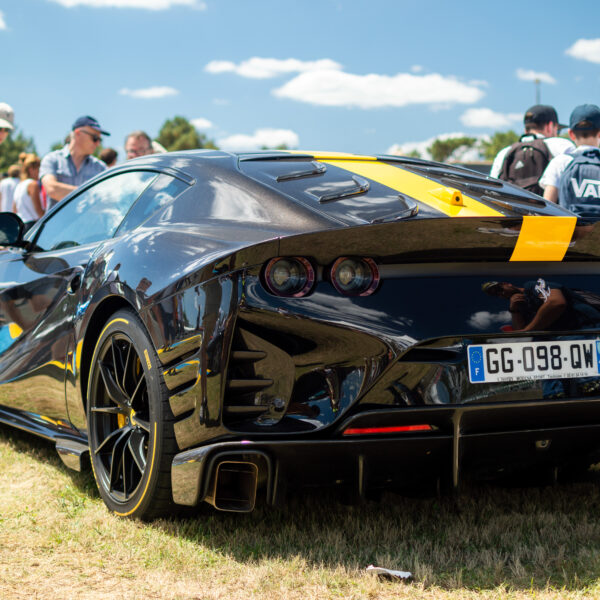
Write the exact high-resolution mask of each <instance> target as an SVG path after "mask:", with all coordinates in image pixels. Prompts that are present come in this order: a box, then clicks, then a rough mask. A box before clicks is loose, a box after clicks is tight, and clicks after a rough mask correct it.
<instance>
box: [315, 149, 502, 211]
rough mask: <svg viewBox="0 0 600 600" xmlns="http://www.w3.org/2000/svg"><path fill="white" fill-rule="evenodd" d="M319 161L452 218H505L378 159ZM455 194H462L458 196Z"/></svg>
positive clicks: (326, 158) (452, 189)
mask: <svg viewBox="0 0 600 600" xmlns="http://www.w3.org/2000/svg"><path fill="white" fill-rule="evenodd" d="M315 158H316V159H317V160H319V161H321V162H323V163H325V164H329V165H332V166H334V167H339V168H340V169H345V170H346V171H350V173H354V174H355V175H361V176H362V177H366V178H367V179H371V180H373V181H376V182H377V183H381V184H382V185H385V186H387V187H389V188H391V189H393V190H396V191H397V192H400V193H403V194H406V195H407V196H410V197H412V198H414V199H415V200H417V201H419V202H422V203H423V204H427V206H430V207H431V208H434V209H435V210H438V211H439V212H441V213H443V214H445V215H448V216H449V217H498V216H503V214H502V213H501V212H500V211H498V210H495V209H493V208H490V207H489V206H487V205H485V204H483V203H482V202H479V201H478V200H475V199H474V198H471V197H470V196H466V195H464V194H462V193H461V192H459V191H458V190H454V188H448V187H446V188H441V187H440V184H439V183H436V182H435V181H432V180H431V179H427V178H426V177H422V176H421V175H416V174H415V173H411V172H410V171H405V170H404V169H400V168H398V167H395V166H393V165H388V164H386V163H383V162H379V161H376V160H375V159H369V160H368V162H367V161H364V159H363V157H356V158H358V160H354V158H355V157H352V159H353V160H343V159H342V160H334V159H329V158H328V155H325V156H323V155H317V156H315ZM455 191H456V192H458V193H457V194H454V192H455ZM457 198H461V199H462V202H456V199H457Z"/></svg>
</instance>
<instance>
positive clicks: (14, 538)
mask: <svg viewBox="0 0 600 600" xmlns="http://www.w3.org/2000/svg"><path fill="white" fill-rule="evenodd" d="M0 472H1V473H2V485H1V486H0V562H1V563H2V565H3V568H2V570H1V571H0V598H28V599H29V598H44V599H55V598H56V599H58V598H65V597H73V598H106V597H108V596H109V595H110V596H114V597H120V598H181V599H184V598H185V599H192V598H203V599H204V598H206V599H212V598H231V599H234V600H236V599H242V598H243V599H246V598H286V599H296V598H298V599H311V598H319V599H321V598H351V599H354V598H356V599H358V598H361V599H362V598H369V599H371V598H373V599H374V598H382V599H386V598H423V599H425V598H432V599H435V600H440V599H458V598H590V597H594V596H598V597H600V584H599V579H598V574H600V519H598V514H599V509H600V493H599V488H598V485H597V483H596V482H586V483H579V484H572V485H565V486H561V487H557V488H533V489H526V490H518V489H512V490H511V489H501V488H473V489H470V490H469V494H468V495H463V496H461V497H459V498H457V499H452V498H442V499H437V498H425V499H407V498H402V497H397V496H393V495H386V496H385V497H384V500H383V501H382V502H380V503H368V504H366V505H364V506H356V507H347V506H344V505H342V504H340V503H339V501H338V498H337V497H335V496H332V495H329V494H324V493H319V494H312V495H304V496H301V497H300V496H298V497H293V498H290V499H289V502H288V503H287V504H286V506H285V507H284V508H283V509H281V510H272V509H264V510H263V509H259V510H257V511H255V512H254V513H252V514H250V515H236V514H224V513H216V512H213V511H212V509H207V510H201V511H200V512H199V513H198V514H196V515H194V516H192V517H188V518H177V519H172V520H160V521H155V522H153V523H140V522H136V521H130V520H127V519H121V518H118V517H115V516H114V515H112V514H110V513H109V512H108V511H107V510H106V508H105V507H104V504H103V503H102V501H101V500H100V498H99V496H98V494H97V492H96V489H95V485H94V482H93V479H92V477H91V474H90V473H82V474H78V473H74V472H72V471H69V470H68V469H66V468H65V467H63V465H62V463H61V462H60V459H59V458H58V457H57V455H56V453H55V451H54V449H53V447H52V446H51V445H50V444H47V443H46V442H43V441H40V440H37V439H35V438H33V437H30V436H28V435H25V434H21V433H18V432H12V431H11V430H9V429H6V428H0ZM372 563H373V564H377V565H379V566H385V567H388V568H392V569H401V570H409V571H412V572H413V573H414V574H415V577H416V579H415V582H413V583H410V584H402V583H390V582H385V581H380V580H379V579H377V578H376V577H374V576H372V575H370V574H367V573H366V572H365V571H364V568H365V567H366V566H367V565H369V564H372Z"/></svg>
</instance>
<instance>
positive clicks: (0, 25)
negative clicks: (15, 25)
mask: <svg viewBox="0 0 600 600" xmlns="http://www.w3.org/2000/svg"><path fill="white" fill-rule="evenodd" d="M6 29H7V27H6V21H5V20H4V13H3V12H2V11H1V10H0V31H3V30H6Z"/></svg>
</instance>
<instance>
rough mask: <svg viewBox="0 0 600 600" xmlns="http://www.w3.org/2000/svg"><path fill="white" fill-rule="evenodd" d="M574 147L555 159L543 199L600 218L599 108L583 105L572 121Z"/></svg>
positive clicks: (546, 178)
mask: <svg viewBox="0 0 600 600" xmlns="http://www.w3.org/2000/svg"><path fill="white" fill-rule="evenodd" d="M569 137H570V138H571V139H572V140H573V141H574V142H575V147H574V148H571V149H570V150H568V151H567V152H565V153H564V154H561V155H559V156H556V157H555V158H553V159H552V160H551V161H550V163H549V164H548V166H547V167H546V170H545V171H544V174H543V175H542V178H541V179H540V185H541V186H542V187H543V188H544V198H545V199H546V200H550V201H551V202H558V203H559V204H561V206H564V207H565V208H568V209H569V210H571V211H573V212H574V213H576V214H579V215H584V216H598V215H600V149H599V148H598V147H599V146H600V107H598V106H596V105H595V104H580V105H579V106H576V107H575V108H574V109H573V112H572V113H571V117H570V119H569Z"/></svg>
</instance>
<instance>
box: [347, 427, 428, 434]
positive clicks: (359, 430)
mask: <svg viewBox="0 0 600 600" xmlns="http://www.w3.org/2000/svg"><path fill="white" fill-rule="evenodd" d="M432 430H433V427H432V426H431V425H399V426H396V427H351V428H350V429H346V430H345V431H344V435H365V434H372V433H405V432H407V431H432Z"/></svg>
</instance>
